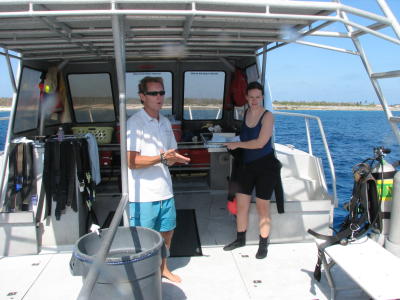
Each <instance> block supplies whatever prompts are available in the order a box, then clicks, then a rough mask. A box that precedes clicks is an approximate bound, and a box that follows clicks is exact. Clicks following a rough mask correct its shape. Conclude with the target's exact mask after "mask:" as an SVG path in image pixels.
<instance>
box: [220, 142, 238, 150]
mask: <svg viewBox="0 0 400 300" xmlns="http://www.w3.org/2000/svg"><path fill="white" fill-rule="evenodd" d="M224 146H226V148H228V149H229V150H235V149H236V148H239V147H240V142H233V143H225V144H224Z"/></svg>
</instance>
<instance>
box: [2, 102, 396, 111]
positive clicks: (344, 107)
mask: <svg viewBox="0 0 400 300" xmlns="http://www.w3.org/2000/svg"><path fill="white" fill-rule="evenodd" d="M207 107H209V105H208V106H207ZM272 107H273V109H274V110H339V111H346V110H348V111H379V110H382V111H383V108H382V107H381V106H380V105H376V106H371V105H369V106H367V105H358V106H357V105H354V106H351V105H279V104H278V105H276V104H273V105H272ZM10 110H11V107H6V106H0V111H10ZM390 110H392V111H400V107H398V106H390Z"/></svg>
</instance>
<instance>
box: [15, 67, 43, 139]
mask: <svg viewBox="0 0 400 300" xmlns="http://www.w3.org/2000/svg"><path fill="white" fill-rule="evenodd" d="M41 76H42V72H41V71H37V70H33V69H30V68H26V67H25V68H23V70H22V76H21V84H20V86H19V92H18V99H17V111H16V114H15V121H14V133H19V132H23V131H27V130H31V129H35V128H36V127H37V125H38V120H39V103H40V89H39V84H40V82H41Z"/></svg>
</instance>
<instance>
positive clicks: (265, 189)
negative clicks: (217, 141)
mask: <svg viewBox="0 0 400 300" xmlns="http://www.w3.org/2000/svg"><path fill="white" fill-rule="evenodd" d="M263 95H264V88H263V86H262V85H261V84H260V83H258V82H251V83H249V85H248V87H247V93H246V99H247V102H248V105H249V109H248V110H247V111H246V114H245V118H244V120H243V126H242V130H241V134H240V139H241V141H240V142H234V143H226V144H225V145H226V147H227V148H228V149H229V150H235V149H237V148H242V149H243V152H244V155H243V156H244V162H243V164H242V167H241V168H240V171H239V175H238V182H237V184H238V192H237V193H236V199H237V218H236V229H237V238H236V240H235V241H233V242H232V243H230V244H228V245H226V246H225V247H224V250H225V251H230V250H233V249H236V248H238V247H243V246H244V245H245V243H246V231H247V226H248V216H249V208H250V202H251V197H252V192H253V189H254V188H255V190H256V207H257V212H258V217H259V228H260V240H259V247H258V251H257V254H256V258H258V259H261V258H265V257H266V256H267V253H268V243H269V233H270V227H271V225H270V224H271V217H270V199H271V196H272V192H273V190H274V188H275V186H276V185H277V184H278V182H279V178H280V167H281V165H280V162H279V161H278V160H277V159H276V158H275V155H274V151H273V148H272V146H271V136H272V129H273V122H274V121H273V116H272V113H271V112H269V111H266V110H265V109H264V107H263Z"/></svg>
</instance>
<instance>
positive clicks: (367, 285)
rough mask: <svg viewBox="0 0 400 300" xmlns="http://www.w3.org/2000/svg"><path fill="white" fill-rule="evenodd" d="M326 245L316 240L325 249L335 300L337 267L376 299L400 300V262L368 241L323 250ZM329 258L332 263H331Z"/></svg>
mask: <svg viewBox="0 0 400 300" xmlns="http://www.w3.org/2000/svg"><path fill="white" fill-rule="evenodd" d="M324 242H325V241H323V240H319V239H317V240H316V243H317V247H318V248H319V249H322V250H323V251H322V255H323V257H322V262H323V266H324V269H325V273H326V276H327V280H328V283H329V285H330V287H331V299H334V298H335V291H336V287H335V282H334V280H333V277H332V276H331V273H330V268H331V267H332V266H333V265H334V264H336V265H338V266H339V267H340V268H341V269H343V271H345V272H346V273H347V274H348V275H349V276H350V277H351V278H352V279H353V280H354V281H355V282H356V283H357V284H358V285H359V286H360V287H361V288H362V289H363V290H364V291H365V292H366V293H368V294H369V295H370V296H371V297H372V298H373V299H385V300H388V299H399V298H400V258H398V257H397V256H395V255H393V254H392V253H390V252H389V251H387V250H386V249H385V248H383V247H381V246H380V245H379V244H378V243H376V242H375V241H373V240H372V239H370V238H368V237H362V238H360V239H357V240H355V241H353V242H351V243H349V244H348V245H346V246H342V245H340V244H336V245H332V246H329V247H326V248H325V249H323V244H324ZM325 254H326V255H328V256H329V258H330V260H331V261H330V262H329V263H328V262H327V259H326V256H325Z"/></svg>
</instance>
